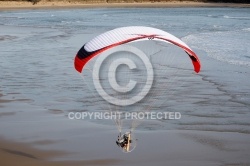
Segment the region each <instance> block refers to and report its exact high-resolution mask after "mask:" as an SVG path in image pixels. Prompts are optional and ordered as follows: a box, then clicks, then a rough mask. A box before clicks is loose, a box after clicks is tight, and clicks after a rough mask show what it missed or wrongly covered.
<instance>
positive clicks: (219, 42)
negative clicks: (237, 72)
mask: <svg viewBox="0 0 250 166" xmlns="http://www.w3.org/2000/svg"><path fill="white" fill-rule="evenodd" d="M248 30H249V29H246V30H245V29H244V30H241V31H227V32H208V33H200V34H192V35H188V36H186V37H184V38H183V40H184V41H186V42H187V43H189V44H190V45H191V47H196V48H197V49H201V50H205V51H206V52H207V53H208V56H210V57H212V58H214V59H217V60H219V61H223V62H227V63H230V64H235V65H244V66H248V67H250V59H249V54H250V34H249V32H247V31H248Z"/></svg>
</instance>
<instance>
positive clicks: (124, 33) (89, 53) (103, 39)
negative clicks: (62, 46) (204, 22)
mask: <svg viewBox="0 0 250 166" xmlns="http://www.w3.org/2000/svg"><path fill="white" fill-rule="evenodd" d="M142 40H159V41H163V42H167V43H170V44H174V45H176V46H178V47H180V48H182V49H183V50H184V51H185V52H186V53H187V54H188V55H189V57H190V59H191V61H192V63H193V66H194V71H195V72H196V73H198V72H199V71H200V68H201V65H200V61H199V59H198V56H197V55H196V54H195V53H194V52H193V51H192V49H191V48H190V47H189V46H188V45H187V44H185V43H184V42H183V41H181V40H180V39H178V38H177V37H175V36H173V35H171V34H170V33H167V32H165V31H163V30H160V29H156V28H151V27H144V26H130V27H121V28H116V29H113V30H111V31H107V32H105V33H103V34H101V35H99V36H97V37H95V38H93V39H92V40H90V41H89V42H87V43H85V44H84V45H83V46H82V48H81V49H80V50H79V51H78V53H77V55H76V56H75V62H74V65H75V69H76V70H77V71H78V72H79V73H81V72H82V71H83V68H84V66H85V65H86V64H87V63H88V62H89V61H90V60H91V59H92V58H93V57H95V56H98V55H100V54H101V53H102V52H104V51H105V50H108V49H110V48H113V47H116V46H119V45H122V44H126V43H130V42H137V41H142Z"/></svg>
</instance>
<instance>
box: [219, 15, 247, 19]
mask: <svg viewBox="0 0 250 166" xmlns="http://www.w3.org/2000/svg"><path fill="white" fill-rule="evenodd" d="M223 17H224V18H227V19H239V20H250V17H237V16H228V15H224V16H223Z"/></svg>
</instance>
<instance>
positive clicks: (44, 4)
mask: <svg viewBox="0 0 250 166" xmlns="http://www.w3.org/2000/svg"><path fill="white" fill-rule="evenodd" d="M131 7H132V8H133V7H135V8H147V7H151V8H178V7H240V8H249V7H250V4H241V3H239V4H238V3H205V2H189V1H182V2H180V1H172V2H154V3H151V2H143V3H140V2H136V3H102V2H101V3H82V2H74V1H72V2H71V1H50V2H49V1H44V0H42V1H40V2H38V3H37V4H34V5H33V4H32V2H25V1H0V10H12V9H13V10H14V9H57V8H58V9H60V8H131Z"/></svg>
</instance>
